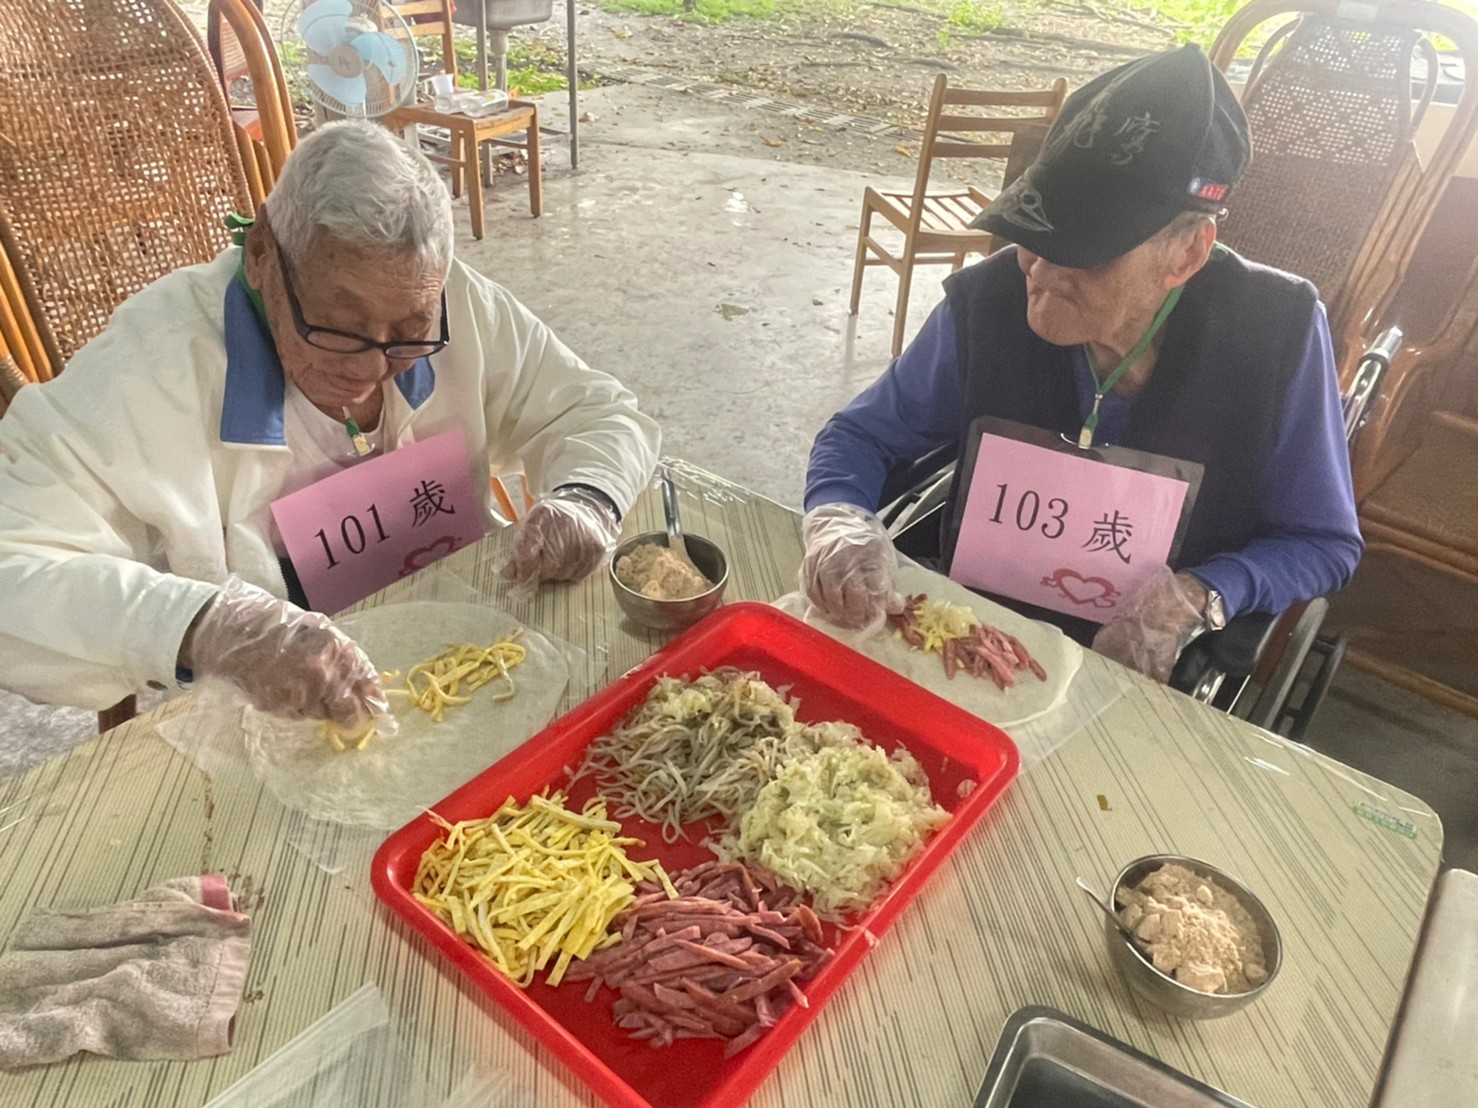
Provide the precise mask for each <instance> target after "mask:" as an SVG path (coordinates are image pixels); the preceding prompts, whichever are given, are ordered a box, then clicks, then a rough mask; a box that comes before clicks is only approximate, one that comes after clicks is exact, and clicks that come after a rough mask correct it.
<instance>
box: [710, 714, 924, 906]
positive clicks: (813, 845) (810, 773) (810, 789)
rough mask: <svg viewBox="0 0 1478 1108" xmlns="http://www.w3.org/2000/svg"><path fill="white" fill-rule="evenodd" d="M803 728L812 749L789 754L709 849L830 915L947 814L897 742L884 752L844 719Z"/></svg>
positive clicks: (885, 876) (863, 894) (871, 886)
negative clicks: (759, 869) (760, 871)
mask: <svg viewBox="0 0 1478 1108" xmlns="http://www.w3.org/2000/svg"><path fill="white" fill-rule="evenodd" d="M805 731H806V738H807V739H808V740H809V741H810V742H811V743H812V744H814V745H813V748H812V749H811V751H810V752H808V753H798V754H795V755H794V756H792V757H790V758H788V759H786V761H785V762H784V763H783V764H782V765H781V766H780V768H779V771H778V772H777V773H776V774H775V778H774V780H772V781H771V782H770V783H769V784H767V785H766V786H765V787H764V788H763V789H761V790H760V792H759V795H758V796H757V797H756V798H755V802H754V804H753V805H752V806H751V807H750V808H749V809H748V810H747V811H745V813H744V814H743V816H742V817H741V819H740V820H739V824H738V832H737V834H736V833H735V832H733V831H730V832H729V833H728V834H727V835H725V836H724V838H723V839H722V840H721V841H720V842H719V843H718V844H717V845H716V846H715V851H716V852H717V853H718V855H719V856H720V857H721V858H725V859H735V858H742V859H744V860H746V861H748V862H751V863H754V864H757V865H761V866H763V867H765V868H766V869H767V870H769V871H770V872H771V873H773V874H775V876H777V877H778V878H779V879H780V880H781V881H783V882H785V883H786V884H787V885H791V886H792V887H794V888H797V889H800V890H802V891H803V892H806V893H809V894H810V896H811V898H812V903H813V904H814V906H815V908H816V910H817V911H818V912H820V913H821V914H822V915H824V916H830V917H835V916H837V915H839V914H841V913H843V912H847V911H850V910H853V909H857V908H863V907H865V906H867V905H868V904H870V903H871V902H872V901H873V900H874V899H875V898H876V897H877V896H878V894H879V893H881V892H882V891H883V888H884V887H885V886H886V885H887V883H888V882H890V881H892V880H893V879H894V878H896V877H897V876H898V875H899V874H900V873H902V872H903V869H904V867H905V866H906V865H907V864H908V862H909V860H910V859H911V858H912V857H913V856H914V854H915V853H917V852H918V850H919V849H920V848H921V847H922V846H923V845H924V841H925V839H927V838H928V836H929V834H930V833H931V832H933V831H934V830H936V829H937V828H939V827H940V826H942V825H943V824H944V823H945V822H947V821H948V819H949V813H948V812H946V811H945V810H944V809H943V808H940V807H939V806H938V805H936V804H935V803H934V800H933V797H932V796H931V795H930V793H929V784H928V780H927V778H926V777H925V776H924V772H923V770H922V769H921V768H920V766H919V764H918V762H917V761H915V759H914V757H913V755H911V754H909V753H908V751H906V750H904V749H903V748H901V747H900V748H899V749H897V750H895V751H894V752H893V755H892V756H891V757H890V756H889V755H887V754H885V753H884V752H883V751H882V750H881V749H879V748H878V747H876V746H873V745H871V744H870V743H868V742H867V741H866V740H865V739H864V738H863V737H862V735H861V733H860V732H859V731H858V730H857V729H856V728H855V727H853V726H852V725H850V724H846V723H824V724H820V725H818V726H816V727H811V728H806V729H805ZM799 745H801V744H792V749H793V750H794V748H795V747H797V746H799Z"/></svg>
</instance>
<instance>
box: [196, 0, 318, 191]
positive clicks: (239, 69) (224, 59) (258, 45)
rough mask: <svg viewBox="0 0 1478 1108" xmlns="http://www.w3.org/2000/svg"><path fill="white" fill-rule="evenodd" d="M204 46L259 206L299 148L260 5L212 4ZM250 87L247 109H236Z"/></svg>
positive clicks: (250, 0)
mask: <svg viewBox="0 0 1478 1108" xmlns="http://www.w3.org/2000/svg"><path fill="white" fill-rule="evenodd" d="M205 26H206V42H207V45H208V46H209V49H210V56H211V60H212V61H213V62H214V63H215V67H216V72H217V73H218V74H219V75H220V78H221V87H222V89H223V90H224V92H225V94H226V102H227V103H228V104H229V105H230V106H231V121H232V122H233V123H234V124H235V125H236V140H237V144H238V147H239V149H240V151H241V161H242V167H243V168H244V169H245V171H246V176H247V182H248V184H249V185H250V187H251V194H252V200H253V201H254V202H255V203H256V204H258V205H260V204H261V202H262V201H263V200H264V199H266V196H267V193H269V192H271V191H272V186H273V185H274V184H276V183H277V175H278V174H279V173H281V172H282V167H283V164H284V163H285V162H286V161H287V157H288V155H289V154H291V153H292V151H293V147H295V146H296V145H297V142H298V131H297V123H296V121H295V120H294V118H293V108H292V96H291V94H290V93H289V92H288V87H287V77H286V75H285V74H284V73H283V70H282V62H281V60H280V59H279V57H278V55H277V48H276V46H275V45H274V44H273V42H272V35H271V32H269V31H268V29H267V23H266V20H265V19H264V18H263V17H262V12H261V10H260V7H259V2H258V0H210V5H209V7H208V8H207V11H206V24H205ZM243 83H249V84H250V86H251V96H250V101H249V103H245V104H241V105H238V104H237V103H235V101H236V99H238V98H240V96H241V86H242V84H243Z"/></svg>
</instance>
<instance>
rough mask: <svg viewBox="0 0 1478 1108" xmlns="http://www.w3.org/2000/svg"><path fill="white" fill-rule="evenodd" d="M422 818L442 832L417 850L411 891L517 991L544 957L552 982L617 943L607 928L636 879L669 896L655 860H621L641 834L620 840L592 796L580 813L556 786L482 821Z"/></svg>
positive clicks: (542, 964) (671, 890) (506, 805)
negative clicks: (578, 962) (567, 805)
mask: <svg viewBox="0 0 1478 1108" xmlns="http://www.w3.org/2000/svg"><path fill="white" fill-rule="evenodd" d="M431 818H432V819H434V820H435V821H436V822H437V823H438V824H440V825H441V826H442V827H443V828H445V830H446V835H445V836H444V837H443V838H440V839H438V840H437V841H436V842H435V843H434V844H432V846H431V847H430V848H429V849H427V851H426V852H425V854H423V855H422V856H421V864H420V866H419V868H418V869H417V871H416V880H415V884H414V885H412V886H411V891H412V892H413V893H414V895H415V897H416V899H417V900H419V901H420V902H421V903H422V904H423V905H425V906H426V907H427V908H428V909H430V910H431V911H432V912H434V913H435V914H436V916H437V917H438V918H440V919H441V920H442V921H443V922H444V923H446V924H448V925H449V926H450V927H451V928H452V930H453V931H455V932H456V933H457V934H458V935H460V936H462V937H463V938H465V939H466V940H467V941H468V942H470V943H471V944H472V945H474V946H476V947H477V948H478V949H479V950H481V951H482V952H483V953H484V954H486V955H487V956H488V958H489V959H491V960H492V962H493V963H494V964H495V965H496V966H497V967H498V968H499V969H500V970H502V971H503V972H504V973H505V974H507V975H508V976H509V977H510V978H512V979H513V980H514V982H516V983H517V984H518V985H519V986H520V987H526V986H527V985H528V984H529V982H531V981H532V980H533V979H534V974H535V972H536V971H538V970H542V969H545V968H546V967H547V966H548V965H549V963H550V962H551V960H552V961H553V962H554V968H553V969H552V970H551V971H550V973H549V984H550V985H558V984H559V983H560V981H562V980H563V979H564V975H565V971H566V970H567V969H568V968H569V965H570V962H571V961H572V960H574V959H576V958H587V957H589V956H590V954H591V953H592V952H594V951H596V950H600V949H602V948H604V947H607V946H610V945H611V944H613V943H614V942H616V941H617V940H619V939H620V937H621V936H620V933H619V932H617V933H612V934H608V933H607V932H608V931H609V929H610V926H611V921H612V920H613V919H615V918H616V916H617V915H618V914H620V913H621V912H622V911H624V910H625V909H626V908H627V907H628V906H630V904H631V903H632V901H633V900H634V899H635V896H636V883H637V882H638V881H657V882H660V883H661V885H662V887H663V888H665V889H666V890H667V895H668V896H671V897H676V896H677V890H676V889H674V888H673V886H672V882H671V881H670V880H669V879H668V876H667V873H666V871H664V870H663V868H662V864H661V863H660V862H658V861H655V860H653V861H651V862H633V861H632V860H631V859H629V858H628V857H627V856H626V851H625V849H624V848H625V847H628V846H640V845H641V844H642V840H641V839H633V838H627V837H623V836H622V835H621V825H620V824H619V823H616V822H615V821H614V820H611V819H608V818H606V804H605V801H604V800H602V799H600V798H599V797H595V798H593V799H591V800H590V801H589V802H587V803H586V805H585V807H584V809H583V811H581V812H579V813H575V812H571V811H569V810H568V809H566V808H565V797H564V794H563V793H558V792H557V793H555V794H554V795H553V796H550V797H545V796H535V797H532V798H530V800H529V802H528V804H527V805H526V806H523V807H520V806H519V805H517V804H515V803H514V802H513V800H512V798H510V799H509V800H507V801H506V802H505V803H504V804H503V806H502V807H501V808H499V809H498V810H497V811H496V812H494V813H493V814H492V815H491V816H488V817H487V818H486V819H480V820H464V821H462V822H460V823H448V822H447V821H446V820H444V819H442V818H441V817H440V816H438V815H437V814H436V813H435V812H432V813H431Z"/></svg>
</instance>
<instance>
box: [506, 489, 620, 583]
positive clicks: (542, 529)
mask: <svg viewBox="0 0 1478 1108" xmlns="http://www.w3.org/2000/svg"><path fill="white" fill-rule="evenodd" d="M620 534H621V523H620V521H619V520H618V519H617V518H616V515H615V513H614V512H612V511H611V509H610V508H609V507H608V506H607V505H605V504H602V503H601V502H600V501H599V500H598V499H596V498H595V497H593V496H591V495H589V494H588V493H583V492H581V491H580V490H579V489H555V490H554V492H552V493H550V494H549V495H548V496H546V497H545V498H544V499H542V500H540V501H539V502H538V503H537V504H535V505H534V506H533V507H532V508H530V509H529V513H528V515H526V516H524V517H523V519H521V520H519V521H518V524H517V525H516V527H515V529H514V532H513V553H512V554H510V555H509V556H508V561H506V562H505V563H504V564H503V569H502V571H501V572H502V574H503V579H504V580H505V581H511V582H513V585H514V588H515V590H517V591H520V592H523V593H525V594H532V593H533V591H534V589H535V588H536V587H537V586H538V585H539V583H540V582H542V581H578V580H579V579H580V578H582V577H584V576H585V575H586V574H587V573H590V572H591V571H593V570H595V569H597V568H598V567H599V566H600V564H601V563H602V562H603V561H605V559H606V558H607V556H608V555H609V554H610V553H611V551H612V550H614V549H615V548H616V540H617V539H618V538H619V537H620Z"/></svg>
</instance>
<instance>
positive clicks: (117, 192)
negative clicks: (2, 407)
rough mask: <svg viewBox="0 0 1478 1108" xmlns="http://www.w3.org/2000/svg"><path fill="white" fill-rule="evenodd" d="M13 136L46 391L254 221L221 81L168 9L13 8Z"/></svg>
mask: <svg viewBox="0 0 1478 1108" xmlns="http://www.w3.org/2000/svg"><path fill="white" fill-rule="evenodd" d="M0 135H3V136H4V141H0V248H3V251H4V254H5V256H6V257H7V258H8V259H9V262H10V264H11V265H12V266H13V268H14V271H15V284H16V286H17V287H18V288H19V290H20V294H21V295H22V296H23V298H24V304H25V307H26V309H27V310H28V311H29V314H30V316H31V320H32V323H33V325H34V327H35V328H36V330H37V331H38V332H39V341H40V344H41V348H42V351H43V353H44V356H45V362H46V364H45V365H44V366H38V367H36V372H35V376H36V377H37V378H38V379H41V380H45V379H47V378H48V377H50V376H53V375H54V374H55V373H56V372H58V371H59V370H60V369H61V367H62V365H63V364H65V362H66V359H67V358H69V357H70V356H71V355H72V354H73V353H74V352H75V351H76V350H77V349H78V348H79V347H81V346H82V345H83V344H84V343H86V342H87V341H88V340H89V339H91V338H93V337H94V336H95V335H97V334H98V332H100V331H101V330H102V329H103V327H104V326H106V324H107V322H108V318H109V316H111V314H112V312H113V309H114V308H116V307H117V306H118V304H120V303H121V302H122V301H123V300H125V299H127V298H128V297H129V296H132V295H133V294H134V293H135V292H137V291H139V290H140V289H141V288H143V287H144V286H145V285H147V284H149V283H150V282H152V281H154V280H157V279H158V278H159V277H162V276H163V275H164V274H166V273H169V272H170V271H172V270H174V269H177V268H179V267H180V266H184V265H191V264H195V263H199V262H204V261H207V260H209V259H210V258H212V257H214V256H215V255H216V254H217V253H218V252H219V251H220V250H221V249H222V248H224V247H225V246H227V245H229V243H230V237H229V234H228V232H227V230H226V228H225V226H224V224H223V220H224V217H225V216H226V214H227V213H229V212H231V211H250V210H251V196H250V194H249V192H248V188H247V181H246V177H245V175H244V173H243V170H242V165H241V159H240V156H239V154H238V149H237V143H236V139H235V137H234V134H233V131H232V125H231V118H230V115H229V114H228V112H227V109H226V103H225V100H224V98H223V97H222V94H221V89H220V85H219V83H218V82H217V80H216V75H215V72H214V70H213V69H212V67H211V64H210V60H209V58H208V57H207V56H206V53H205V48H204V46H203V44H202V43H201V41H200V38H199V36H198V35H197V34H196V32H195V30H194V28H193V27H191V26H190V24H189V23H188V22H187V21H186V19H185V17H184V16H183V15H182V14H181V12H180V10H179V9H178V8H177V7H175V6H174V4H172V3H170V0H54V2H49V3H36V2H35V0H0ZM0 269H3V267H0ZM3 278H4V274H3V272H0V286H3V285H4V280H3ZM12 307H13V305H12ZM0 315H3V313H0Z"/></svg>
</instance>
